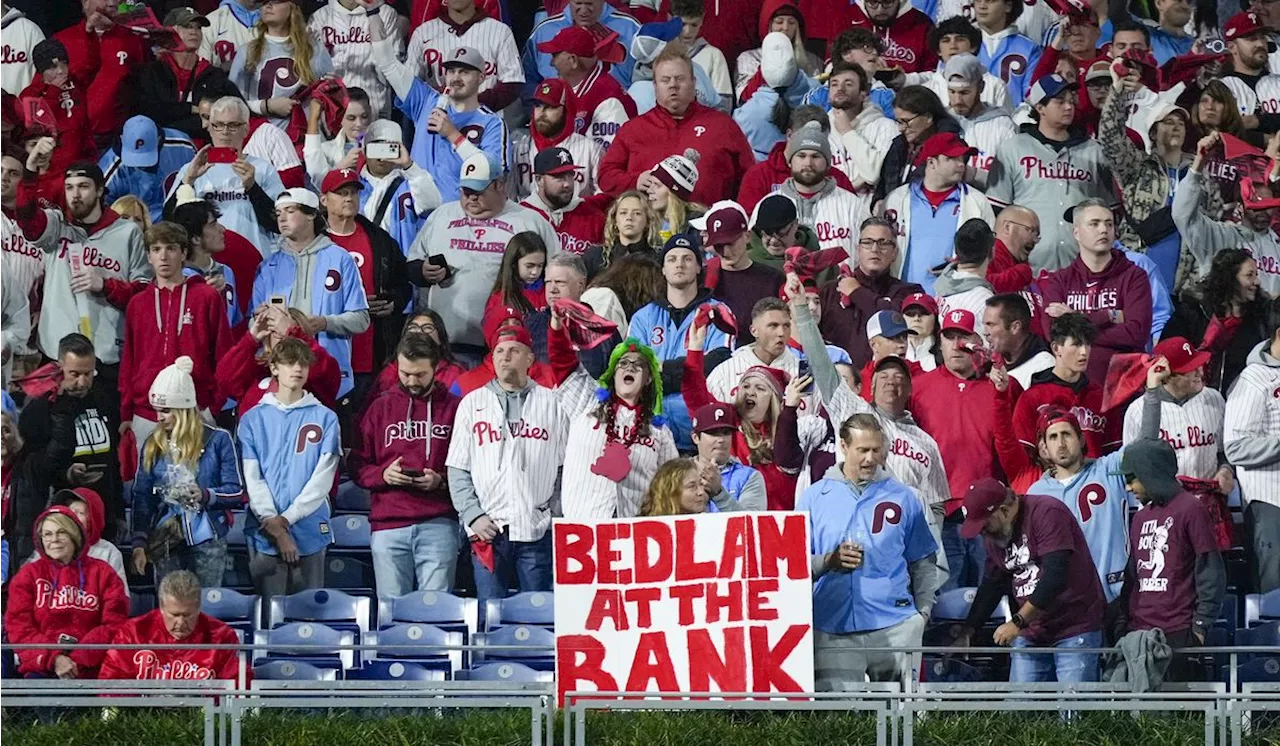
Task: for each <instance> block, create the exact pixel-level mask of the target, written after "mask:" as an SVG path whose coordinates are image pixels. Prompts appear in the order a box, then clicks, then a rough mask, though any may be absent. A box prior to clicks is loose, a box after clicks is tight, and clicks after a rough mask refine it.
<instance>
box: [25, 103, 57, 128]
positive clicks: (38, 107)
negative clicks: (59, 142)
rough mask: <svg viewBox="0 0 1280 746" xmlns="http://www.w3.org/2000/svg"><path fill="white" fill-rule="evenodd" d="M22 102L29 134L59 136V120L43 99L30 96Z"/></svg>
mask: <svg viewBox="0 0 1280 746" xmlns="http://www.w3.org/2000/svg"><path fill="white" fill-rule="evenodd" d="M21 101H22V118H23V120H24V121H25V123H26V128H27V131H28V132H42V133H44V134H47V135H57V134H58V119H57V117H56V116H54V113H53V109H52V108H50V106H49V104H48V103H47V102H45V100H44V99H42V98H36V97H34V96H28V97H27V98H24V99H22V100H21Z"/></svg>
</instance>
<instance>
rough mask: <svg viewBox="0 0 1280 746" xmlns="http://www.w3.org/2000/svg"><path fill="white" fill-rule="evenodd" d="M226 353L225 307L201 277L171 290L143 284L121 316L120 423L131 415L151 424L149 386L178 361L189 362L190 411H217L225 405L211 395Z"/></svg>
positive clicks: (153, 415) (228, 345)
mask: <svg viewBox="0 0 1280 746" xmlns="http://www.w3.org/2000/svg"><path fill="white" fill-rule="evenodd" d="M229 349H231V327H230V325H229V324H228V323H227V302H226V300H225V299H223V297H222V293H219V292H218V291H217V290H214V289H213V287H212V286H211V285H208V284H206V283H205V281H204V277H202V276H201V275H193V276H191V277H187V278H185V279H184V280H183V282H182V284H181V285H178V286H177V287H175V288H164V289H161V288H160V287H158V286H157V285H155V283H151V284H148V285H147V287H146V289H145V290H143V291H142V292H141V293H138V294H137V295H135V296H133V298H132V299H131V300H130V301H129V306H128V307H127V308H126V309H125V312H124V350H123V351H122V352H121V353H120V419H121V422H128V421H129V420H131V419H132V418H133V416H134V415H135V414H136V415H138V416H140V417H143V418H145V419H148V420H153V421H154V420H155V418H156V413H155V410H154V409H152V408H151V404H150V403H149V402H148V400H147V394H148V392H149V391H150V389H151V382H152V381H154V380H155V378H156V375H157V374H158V373H159V372H160V371H161V370H162V369H163V368H164V367H165V366H167V365H170V364H172V363H173V361H174V360H177V359H178V358H179V357H181V356H183V355H186V356H188V357H190V358H191V361H192V363H194V365H195V367H194V368H193V369H192V371H191V378H192V380H193V381H194V382H195V385H196V406H197V407H199V408H200V409H208V410H209V411H211V412H217V411H218V410H220V409H221V408H222V403H223V401H225V400H224V399H223V398H222V397H220V396H218V395H217V388H218V387H217V382H216V380H215V379H216V372H215V371H216V369H217V367H218V361H219V360H220V359H221V358H222V356H223V355H224V354H225V353H226V352H227V350H229Z"/></svg>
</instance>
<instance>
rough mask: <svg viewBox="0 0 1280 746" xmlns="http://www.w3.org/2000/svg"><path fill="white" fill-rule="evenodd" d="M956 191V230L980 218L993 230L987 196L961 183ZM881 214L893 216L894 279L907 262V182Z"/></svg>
mask: <svg viewBox="0 0 1280 746" xmlns="http://www.w3.org/2000/svg"><path fill="white" fill-rule="evenodd" d="M959 189H960V215H959V216H957V217H956V227H957V228H958V227H960V226H962V225H964V222H965V221H966V220H970V219H972V218H982V219H983V220H985V221H987V225H989V226H991V227H992V230H994V229H995V225H996V216H995V213H994V212H993V211H992V210H991V203H990V202H988V201H987V195H985V194H983V193H982V192H981V191H979V190H977V189H974V188H973V187H971V186H969V185H968V184H961V185H960V187H959ZM884 211H885V214H886V215H888V214H889V213H890V212H892V213H893V214H895V215H896V216H897V218H896V221H897V223H898V258H897V259H895V260H894V262H893V269H891V270H890V273H891V274H892V275H893V276H894V277H901V276H902V266H903V265H904V264H906V261H907V247H908V246H909V245H910V244H911V183H907V184H903V185H902V186H900V187H898V188H897V189H894V190H893V191H892V192H890V193H889V196H888V197H885V200H884ZM824 248H825V247H824ZM850 256H853V254H852V253H851V254H850Z"/></svg>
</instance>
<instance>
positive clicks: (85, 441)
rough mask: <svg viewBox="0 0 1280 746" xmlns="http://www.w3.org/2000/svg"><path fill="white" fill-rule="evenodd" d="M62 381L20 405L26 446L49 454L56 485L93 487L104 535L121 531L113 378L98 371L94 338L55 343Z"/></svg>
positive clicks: (117, 423)
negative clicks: (100, 505)
mask: <svg viewBox="0 0 1280 746" xmlns="http://www.w3.org/2000/svg"><path fill="white" fill-rule="evenodd" d="M57 355H58V357H57V361H58V369H59V370H60V371H61V373H62V382H61V383H59V384H58V388H57V390H56V391H51V392H50V393H49V394H48V395H47V396H43V397H33V398H30V399H28V400H27V403H26V406H24V407H23V408H22V419H21V420H20V422H19V429H20V430H21V432H22V438H23V440H25V441H26V442H27V446H26V447H27V448H28V449H37V448H39V449H43V450H44V451H45V452H46V453H48V454H49V455H50V457H51V459H52V464H53V486H54V488H55V489H74V488H76V487H92V488H93V489H94V490H95V491H96V492H97V493H98V494H99V495H101V496H102V499H103V502H104V504H105V506H106V512H107V521H106V526H105V528H104V530H103V538H105V539H108V540H114V539H115V538H116V537H117V535H119V536H124V535H125V534H123V533H120V534H117V531H124V530H126V528H125V527H124V526H123V524H124V500H123V493H124V485H123V483H122V482H121V481H120V466H119V464H120V459H119V448H120V406H119V403H118V399H117V397H118V396H119V393H118V391H117V389H116V387H115V385H114V384H113V383H109V382H107V381H106V380H104V379H103V378H102V377H100V376H98V374H97V367H98V360H97V356H96V355H95V354H94V349H93V342H91V341H89V338H88V337H86V336H84V335H83V334H68V335H67V336H66V337H63V338H62V340H61V341H60V342H59V343H58V349H57Z"/></svg>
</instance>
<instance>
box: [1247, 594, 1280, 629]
mask: <svg viewBox="0 0 1280 746" xmlns="http://www.w3.org/2000/svg"><path fill="white" fill-rule="evenodd" d="M1276 620H1280V588H1278V589H1276V590H1274V591H1271V592H1270V593H1250V594H1249V595H1247V596H1245V597H1244V626H1246V627H1254V626H1257V625H1258V624H1261V623H1263V622H1272V621H1276Z"/></svg>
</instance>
